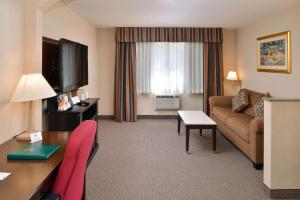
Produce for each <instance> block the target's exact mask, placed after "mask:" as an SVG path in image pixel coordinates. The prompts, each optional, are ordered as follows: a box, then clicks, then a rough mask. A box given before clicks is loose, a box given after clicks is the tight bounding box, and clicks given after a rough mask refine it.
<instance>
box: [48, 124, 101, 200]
mask: <svg viewBox="0 0 300 200" xmlns="http://www.w3.org/2000/svg"><path fill="white" fill-rule="evenodd" d="M96 129H97V123H96V122H95V121H92V120H86V121H84V122H82V123H81V124H80V125H79V126H78V127H77V128H76V129H75V130H74V131H73V132H72V133H71V135H70V137H69V140H68V142H67V146H66V151H65V155H64V159H63V161H62V164H61V166H60V168H59V171H58V174H57V177H56V180H55V182H54V184H53V187H52V189H51V194H48V195H47V196H46V197H45V198H44V200H58V199H59V200H80V199H82V197H83V192H84V184H85V180H84V179H85V171H86V166H87V161H88V158H89V155H90V152H91V149H92V145H93V141H94V138H95V134H96Z"/></svg>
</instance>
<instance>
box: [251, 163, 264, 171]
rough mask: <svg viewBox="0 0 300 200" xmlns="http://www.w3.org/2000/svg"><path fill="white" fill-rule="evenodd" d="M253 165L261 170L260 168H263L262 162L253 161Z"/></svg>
mask: <svg viewBox="0 0 300 200" xmlns="http://www.w3.org/2000/svg"><path fill="white" fill-rule="evenodd" d="M253 167H254V169H256V170H261V169H263V164H257V163H254V162H253Z"/></svg>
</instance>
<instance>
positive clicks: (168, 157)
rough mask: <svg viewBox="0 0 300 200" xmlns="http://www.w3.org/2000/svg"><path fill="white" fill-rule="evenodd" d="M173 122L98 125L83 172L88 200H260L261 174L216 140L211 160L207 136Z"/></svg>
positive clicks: (104, 122)
mask: <svg viewBox="0 0 300 200" xmlns="http://www.w3.org/2000/svg"><path fill="white" fill-rule="evenodd" d="M183 129H184V127H182V133H181V134H180V136H178V135H177V121H176V120H171V119H170V120H165V119H164V120H151V119H143V120H139V121H138V122H136V123H117V122H114V121H110V120H100V123H99V140H100V141H99V142H100V145H101V147H100V151H98V152H97V154H96V157H95V159H94V160H93V162H92V164H91V165H90V167H89V169H88V172H87V197H88V199H89V200H265V199H270V198H268V195H267V194H266V193H265V191H264V189H263V184H262V179H263V174H262V171H261V170H260V171H257V170H254V169H253V167H252V163H251V162H250V160H248V159H247V158H246V157H245V156H244V155H243V154H242V153H241V152H240V151H238V150H237V149H236V148H235V147H234V146H233V145H232V144H230V143H229V142H228V141H226V140H225V139H224V138H223V137H222V136H221V135H220V134H218V136H217V151H218V153H217V154H214V153H212V150H211V149H212V148H211V133H210V131H209V130H207V131H204V133H203V136H200V135H199V131H198V130H193V131H192V132H191V138H190V152H191V154H187V153H185V134H184V130H183Z"/></svg>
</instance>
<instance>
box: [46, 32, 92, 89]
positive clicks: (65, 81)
mask: <svg viewBox="0 0 300 200" xmlns="http://www.w3.org/2000/svg"><path fill="white" fill-rule="evenodd" d="M43 75H44V76H45V78H46V79H47V80H48V82H49V83H50V85H51V86H52V87H53V89H54V90H55V91H56V92H57V93H66V92H69V91H72V90H76V89H78V88H79V87H82V86H85V85H87V84H88V46H86V45H83V44H80V43H77V42H73V41H71V40H67V39H60V40H59V41H57V40H53V39H50V38H45V37H44V38H43Z"/></svg>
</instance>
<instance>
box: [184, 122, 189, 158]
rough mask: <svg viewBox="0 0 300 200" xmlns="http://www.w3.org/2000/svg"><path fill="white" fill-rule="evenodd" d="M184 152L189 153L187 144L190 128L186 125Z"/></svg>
mask: <svg viewBox="0 0 300 200" xmlns="http://www.w3.org/2000/svg"><path fill="white" fill-rule="evenodd" d="M185 134H186V136H185V151H187V152H188V151H189V143H190V127H189V126H188V125H186V127H185Z"/></svg>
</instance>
